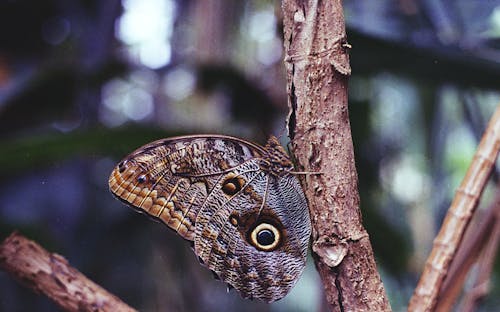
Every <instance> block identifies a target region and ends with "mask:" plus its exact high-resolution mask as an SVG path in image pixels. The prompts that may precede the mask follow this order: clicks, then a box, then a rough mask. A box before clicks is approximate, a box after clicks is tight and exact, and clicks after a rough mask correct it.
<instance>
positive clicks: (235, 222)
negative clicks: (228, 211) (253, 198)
mask: <svg viewBox="0 0 500 312" xmlns="http://www.w3.org/2000/svg"><path fill="white" fill-rule="evenodd" d="M229 222H230V223H231V224H232V225H233V226H238V224H239V223H240V220H239V218H238V216H237V215H234V214H232V215H230V216H229Z"/></svg>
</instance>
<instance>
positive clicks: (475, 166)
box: [408, 105, 500, 311]
mask: <svg viewBox="0 0 500 312" xmlns="http://www.w3.org/2000/svg"><path fill="white" fill-rule="evenodd" d="M499 149H500V105H499V106H498V107H497V109H496V111H495V113H494V114H493V116H492V117H491V119H490V122H489V124H488V128H487V129H486V131H485V133H484V135H483V137H482V139H481V142H480V143H479V147H478V149H477V151H476V154H475V155H474V158H473V159H472V163H471V165H470V167H469V169H468V170H467V173H466V175H465V177H464V179H463V180H462V183H461V184H460V186H459V187H458V190H457V192H456V193H455V198H454V199H453V202H452V203H451V206H450V208H449V209H448V213H447V214H446V216H445V218H444V221H443V224H442V225H441V229H440V231H439V233H438V235H437V236H436V238H435V239H434V243H433V247H432V251H431V254H430V256H429V258H428V259H427V262H426V263H425V267H424V271H423V272H422V276H421V277H420V280H419V282H418V285H417V288H416V289H415V292H414V293H413V297H412V298H411V299H410V303H409V306H408V311H433V309H434V306H435V304H436V300H437V296H438V294H439V291H440V289H441V285H442V283H443V280H444V278H445V277H446V274H447V273H448V269H449V266H450V263H451V260H452V259H453V257H454V255H455V253H456V251H457V249H458V246H459V244H460V242H461V240H462V237H463V235H464V232H465V229H466V228H467V225H468V224H469V221H470V219H471V216H472V214H473V213H474V210H475V208H476V207H477V203H478V201H479V197H480V196H481V193H482V191H483V189H484V187H485V185H486V181H487V179H488V177H489V176H490V173H491V170H492V168H493V165H494V164H495V161H496V159H497V155H498V150H499Z"/></svg>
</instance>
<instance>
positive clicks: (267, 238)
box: [250, 222, 281, 251]
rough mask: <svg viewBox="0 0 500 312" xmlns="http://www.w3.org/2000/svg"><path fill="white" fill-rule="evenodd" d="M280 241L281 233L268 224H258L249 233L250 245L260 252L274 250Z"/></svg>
mask: <svg viewBox="0 0 500 312" xmlns="http://www.w3.org/2000/svg"><path fill="white" fill-rule="evenodd" d="M280 241H281V233H280V231H279V230H278V228H277V227H276V226H274V225H272V224H270V223H265V222H263V223H260V224H258V225H257V226H256V227H254V228H253V229H252V231H251V232H250V243H251V244H252V245H253V246H254V247H255V248H257V249H259V250H262V251H272V250H274V249H276V247H277V246H278V245H279V243H280Z"/></svg>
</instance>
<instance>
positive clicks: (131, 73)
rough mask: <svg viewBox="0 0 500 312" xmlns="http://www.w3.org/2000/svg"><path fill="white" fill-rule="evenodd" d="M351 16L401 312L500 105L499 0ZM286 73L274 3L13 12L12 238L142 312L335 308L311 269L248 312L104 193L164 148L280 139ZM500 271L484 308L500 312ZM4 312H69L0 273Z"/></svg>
mask: <svg viewBox="0 0 500 312" xmlns="http://www.w3.org/2000/svg"><path fill="white" fill-rule="evenodd" d="M344 9H345V17H346V23H347V30H348V41H349V43H350V44H351V45H352V47H353V48H352V50H351V65H352V72H353V74H352V77H351V79H350V90H349V93H350V96H349V98H350V119H351V126H352V132H353V140H354V146H355V152H356V164H357V168H358V175H359V180H360V194H361V208H362V212H363V217H364V223H365V226H366V227H367V229H368V231H369V233H370V237H371V240H372V244H373V247H374V250H375V254H376V257H377V262H378V264H379V270H380V272H381V274H382V278H383V281H384V284H385V287H386V289H387V292H388V294H389V296H390V300H391V304H392V306H393V309H394V310H395V311H403V310H405V307H406V304H407V302H408V300H409V297H410V296H411V293H412V291H413V289H414V287H415V285H416V282H417V279H418V276H419V274H420V272H421V270H422V267H423V263H424V261H425V259H426V257H427V254H428V252H429V251H430V248H431V244H432V239H433V237H434V236H435V234H436V232H437V230H438V229H439V225H440V223H441V221H442V218H443V216H444V214H445V211H446V209H447V208H448V206H449V204H450V201H451V199H452V197H453V194H454V191H455V189H456V187H457V186H458V184H459V183H460V180H461V179H462V177H463V176H464V173H465V171H466V169H467V167H468V165H469V164H470V161H471V159H472V155H473V153H474V150H475V148H476V146H477V144H478V141H479V139H480V137H481V134H482V132H483V130H484V128H485V126H486V124H487V121H488V119H489V117H490V116H491V114H492V112H493V111H494V109H495V108H496V107H497V105H498V103H500V93H499V90H500V0H493V1H478V0H472V1H471V0H452V1H444V0H419V1H417V0H392V1H390V0H382V1H348V0H345V1H344ZM282 59H283V45H282V21H281V12H280V3H279V2H278V1H264V0H255V1H232V0H204V1H200V0H198V1H195V0H190V1H187V0H184V1H180V0H122V1H120V0H108V1H95V0H87V1H77V0H64V1H58V0H49V1H22V0H19V1H15V0H4V1H0V168H1V169H0V239H1V240H3V239H4V238H5V237H6V236H7V235H8V234H9V233H11V232H12V231H14V230H18V231H19V232H20V233H21V234H24V235H26V236H28V237H29V238H31V239H33V240H35V241H37V242H38V243H40V244H42V245H43V246H44V247H45V248H47V249H49V250H50V251H53V252H57V253H59V254H62V255H64V256H65V257H66V258H67V259H68V260H69V262H70V263H71V264H72V265H73V266H75V267H76V268H78V269H79V270H80V271H81V272H83V273H84V274H86V275H87V276H88V277H90V278H91V279H92V280H94V281H95V282H97V283H98V284H100V285H101V286H103V287H104V288H106V289H108V290H109V291H111V292H112V293H114V294H115V295H117V296H118V297H120V298H121V299H123V300H124V301H125V302H127V303H128V304H130V305H131V306H133V307H135V308H138V309H140V310H142V311H234V310H238V311H257V310H258V311H322V306H323V300H324V299H323V294H322V286H321V285H320V283H319V279H318V276H317V273H316V271H315V270H314V265H313V264H312V261H311V259H309V262H308V267H307V269H306V272H305V274H304V276H303V277H302V278H301V280H300V282H299V284H298V285H297V286H296V287H295V288H294V290H293V291H292V293H291V294H290V295H289V296H287V297H286V298H285V299H283V300H281V301H279V302H277V303H273V304H270V305H267V304H262V303H259V302H252V301H248V300H243V299H241V298H240V297H239V295H238V294H237V293H236V292H234V291H231V292H229V293H227V292H226V288H225V285H224V284H223V283H221V282H218V281H216V280H214V279H213V278H212V274H211V273H210V272H209V271H208V270H207V269H205V268H203V267H202V266H201V265H199V264H198V261H197V259H196V256H195V255H194V253H193V252H192V251H191V250H190V248H189V244H187V243H186V242H184V241H183V240H182V239H180V238H179V237H177V236H176V235H175V234H174V233H173V232H172V231H171V230H169V229H168V228H167V227H166V226H163V225H162V224H159V223H155V222H152V221H151V220H149V219H148V218H146V217H144V216H142V215H139V214H137V213H135V212H134V211H133V210H132V209H129V208H127V207H126V206H124V205H123V204H122V203H121V202H119V201H117V200H115V199H114V198H113V196H112V195H111V193H110V192H109V191H108V186H107V179H108V175H109V173H110V171H111V169H112V167H113V166H114V165H115V164H116V163H117V162H118V161H119V160H120V159H121V158H122V157H124V156H125V155H126V154H128V153H130V152H131V151H133V150H134V149H135V148H137V147H139V146H140V145H143V144H145V143H148V142H149V141H152V140H154V139H158V138H162V137H169V136H172V135H178V134H190V133H220V134H227V135H235V136H239V137H242V138H246V139H249V140H252V141H255V142H258V143H264V142H265V139H266V138H267V136H268V135H270V134H274V135H281V134H284V133H285V115H286V113H287V104H286V94H285V75H284V66H283V63H282ZM283 143H284V144H286V142H285V141H284V142H283ZM492 190H493V187H492V186H491V185H490V186H489V187H488V189H487V191H486V192H485V194H484V196H483V199H482V201H481V204H480V205H481V207H480V208H479V209H480V210H481V209H483V208H484V207H487V204H488V202H489V201H490V200H491V198H492V195H493V193H494V192H493V191H492ZM480 213H481V212H480ZM499 265H500V262H499V261H498V257H497V261H496V266H495V271H494V274H493V276H492V284H491V286H492V289H491V292H490V295H489V296H488V297H487V298H486V300H484V301H483V302H482V304H481V306H480V311H493V310H495V308H498V306H499V305H500V287H499V284H500V283H499V278H500V268H499ZM0 310H1V311H35V310H36V311H54V310H57V308H56V307H55V306H54V305H53V304H52V303H51V302H50V301H49V300H48V299H46V298H45V297H43V296H39V295H36V294H34V293H32V292H31V291H30V290H27V289H25V288H23V287H22V286H19V285H18V283H17V282H15V281H14V280H13V279H11V278H10V277H9V276H7V275H6V274H5V273H4V272H3V271H0Z"/></svg>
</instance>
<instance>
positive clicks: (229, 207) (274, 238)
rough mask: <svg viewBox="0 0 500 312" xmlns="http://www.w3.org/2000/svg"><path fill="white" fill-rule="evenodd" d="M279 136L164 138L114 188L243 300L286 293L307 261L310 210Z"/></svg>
mask: <svg viewBox="0 0 500 312" xmlns="http://www.w3.org/2000/svg"><path fill="white" fill-rule="evenodd" d="M293 170H294V167H293V164H292V162H291V161H290V158H289V156H288V155H287V153H286V152H285V150H284V149H283V147H282V146H281V145H280V144H279V142H278V140H277V138H276V137H270V138H269V140H268V142H267V144H266V145H265V146H260V145H257V144H254V143H251V142H248V141H245V140H242V139H239V138H235V137H229V136H223V135H191V136H180V137H173V138H166V139H161V140H158V141H155V142H152V143H149V144H147V145H144V146H142V147H140V148H139V149H137V150H136V151H134V152H133V153H131V154H130V155H128V156H127V157H125V159H123V160H122V161H121V162H120V163H119V164H118V165H117V166H116V167H115V168H114V169H113V171H112V173H111V175H110V177H109V188H110V190H111V192H112V193H113V194H114V195H115V196H116V197H117V198H118V199H120V200H122V201H124V202H125V203H127V204H128V205H130V206H132V207H133V208H135V209H136V210H138V211H139V212H143V213H146V214H147V215H149V216H151V217H153V218H155V219H157V220H159V221H161V222H163V223H164V224H166V225H167V226H168V227H169V228H171V229H173V230H174V231H175V232H177V234H178V235H180V236H181V237H183V238H184V239H186V240H188V241H190V242H191V243H192V245H193V249H194V252H195V254H196V255H197V256H198V259H199V260H200V262H201V263H202V264H204V265H205V266H206V267H208V269H210V270H211V271H212V272H213V273H214V274H215V276H216V277H217V278H218V279H220V280H222V281H223V282H225V283H227V284H228V285H229V286H230V287H231V288H234V289H236V290H237V291H238V292H239V293H240V294H241V296H242V297H243V298H251V299H254V298H256V299H260V300H263V301H266V302H272V301H276V300H279V299H281V298H283V297H284V296H285V295H286V294H287V293H288V292H289V291H290V289H291V288H292V287H293V286H294V285H295V283H296V282H297V280H298V279H299V277H300V275H301V274H302V271H303V270H304V267H305V263H306V255H307V248H308V244H309V237H310V234H311V222H310V218H309V210H308V207H307V202H306V199H305V196H304V192H303V190H302V188H301V186H300V183H299V180H298V179H297V176H296V175H295V174H294V171H293Z"/></svg>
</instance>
